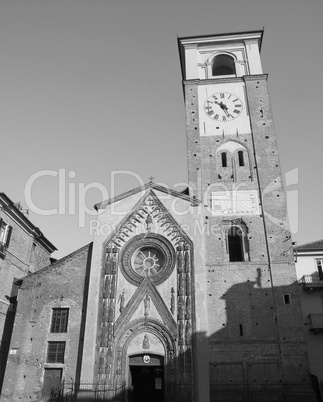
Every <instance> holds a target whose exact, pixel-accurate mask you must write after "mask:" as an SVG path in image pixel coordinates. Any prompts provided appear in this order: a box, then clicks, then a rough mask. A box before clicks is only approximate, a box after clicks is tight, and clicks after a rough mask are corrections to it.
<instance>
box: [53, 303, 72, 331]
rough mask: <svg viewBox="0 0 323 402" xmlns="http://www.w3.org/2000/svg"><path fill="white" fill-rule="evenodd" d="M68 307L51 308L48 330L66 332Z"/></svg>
mask: <svg viewBox="0 0 323 402" xmlns="http://www.w3.org/2000/svg"><path fill="white" fill-rule="evenodd" d="M67 322H68V308H53V315H52V325H51V327H50V332H55V333H61V332H67Z"/></svg>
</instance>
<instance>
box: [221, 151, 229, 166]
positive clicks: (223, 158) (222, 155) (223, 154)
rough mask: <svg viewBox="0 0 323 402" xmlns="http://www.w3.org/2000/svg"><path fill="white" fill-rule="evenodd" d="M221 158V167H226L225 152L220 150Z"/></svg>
mask: <svg viewBox="0 0 323 402" xmlns="http://www.w3.org/2000/svg"><path fill="white" fill-rule="evenodd" d="M221 160H222V167H227V166H228V165H227V153H226V152H222V153H221Z"/></svg>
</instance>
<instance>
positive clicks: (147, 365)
mask: <svg viewBox="0 0 323 402" xmlns="http://www.w3.org/2000/svg"><path fill="white" fill-rule="evenodd" d="M148 359H150V360H149V361H148ZM162 360H163V359H162V358H156V357H155V358H154V357H152V356H151V358H150V356H147V355H144V356H143V355H141V356H139V355H137V356H133V357H131V358H130V362H129V363H130V367H129V368H130V378H131V384H130V390H131V392H130V395H129V398H128V402H151V401H154V402H164V367H163V362H162Z"/></svg>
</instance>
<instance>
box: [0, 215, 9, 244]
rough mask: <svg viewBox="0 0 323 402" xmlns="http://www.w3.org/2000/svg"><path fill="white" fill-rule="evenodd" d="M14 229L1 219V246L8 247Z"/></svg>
mask: <svg viewBox="0 0 323 402" xmlns="http://www.w3.org/2000/svg"><path fill="white" fill-rule="evenodd" d="M11 230H12V227H11V226H10V225H8V224H7V223H5V222H4V220H2V219H0V244H1V245H2V246H5V247H8V246H9V242H10V237H11Z"/></svg>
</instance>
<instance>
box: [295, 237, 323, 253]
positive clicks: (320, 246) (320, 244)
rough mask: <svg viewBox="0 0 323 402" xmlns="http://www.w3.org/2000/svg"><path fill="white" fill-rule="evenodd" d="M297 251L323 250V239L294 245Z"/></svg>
mask: <svg viewBox="0 0 323 402" xmlns="http://www.w3.org/2000/svg"><path fill="white" fill-rule="evenodd" d="M294 249H295V250H297V251H310V250H323V239H321V240H316V241H312V242H310V243H305V244H301V245H300V246H296V247H294Z"/></svg>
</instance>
